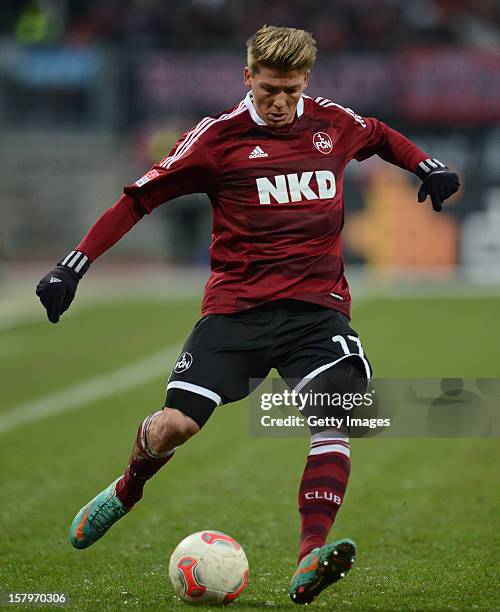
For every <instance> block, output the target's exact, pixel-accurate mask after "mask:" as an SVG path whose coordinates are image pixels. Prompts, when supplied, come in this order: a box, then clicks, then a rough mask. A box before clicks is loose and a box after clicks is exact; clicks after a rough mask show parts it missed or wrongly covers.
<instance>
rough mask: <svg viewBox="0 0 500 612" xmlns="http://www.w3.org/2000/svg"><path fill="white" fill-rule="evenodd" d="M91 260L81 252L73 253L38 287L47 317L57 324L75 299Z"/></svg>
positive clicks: (41, 281) (42, 280)
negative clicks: (79, 284) (79, 283)
mask: <svg viewBox="0 0 500 612" xmlns="http://www.w3.org/2000/svg"><path fill="white" fill-rule="evenodd" d="M89 264H90V262H89V258H88V257H87V256H86V255H85V254H84V253H81V252H80V251H71V253H70V254H69V255H68V256H67V257H65V258H64V259H63V260H62V261H60V262H59V263H58V264H57V266H56V267H55V268H54V269H53V270H51V271H50V272H49V273H48V274H46V275H45V276H44V277H43V278H42V279H41V280H40V282H39V283H38V285H37V286H36V294H37V295H38V297H39V298H40V301H41V302H42V304H43V306H44V307H45V310H46V311H47V317H48V318H49V321H50V322H51V323H57V322H58V321H59V317H60V316H61V315H62V313H63V312H65V311H66V310H68V308H69V306H70V304H71V302H72V301H73V298H74V297H75V293H76V288H77V286H78V282H79V281H80V280H81V278H82V277H83V275H84V274H85V272H86V271H87V270H88V268H89Z"/></svg>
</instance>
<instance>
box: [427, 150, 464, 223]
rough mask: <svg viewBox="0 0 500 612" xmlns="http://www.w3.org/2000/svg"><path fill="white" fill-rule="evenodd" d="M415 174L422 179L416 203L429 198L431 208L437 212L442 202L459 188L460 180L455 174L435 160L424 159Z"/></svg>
mask: <svg viewBox="0 0 500 612" xmlns="http://www.w3.org/2000/svg"><path fill="white" fill-rule="evenodd" d="M417 174H418V176H419V177H420V178H421V179H422V185H421V186H420V189H419V190H418V201H419V202H424V201H425V199H426V198H427V196H430V197H431V202H432V208H433V209H434V210H435V211H436V212H439V211H441V210H442V208H443V202H444V201H445V200H446V199H448V198H449V197H450V196H452V195H453V194H454V193H456V192H457V191H458V189H459V187H460V179H459V177H458V174H457V173H456V172H452V171H451V170H450V169H449V168H447V167H446V166H445V165H444V164H443V163H441V162H440V161H439V160H437V159H426V160H425V161H422V162H420V163H419V165H418V167H417Z"/></svg>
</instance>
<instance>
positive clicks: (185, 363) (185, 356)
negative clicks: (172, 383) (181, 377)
mask: <svg viewBox="0 0 500 612" xmlns="http://www.w3.org/2000/svg"><path fill="white" fill-rule="evenodd" d="M192 363H193V356H192V355H191V353H182V354H181V356H180V357H179V359H177V362H176V364H175V366H174V372H175V373H176V374H182V372H185V371H186V370H189V368H190V367H191V364H192Z"/></svg>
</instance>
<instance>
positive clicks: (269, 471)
mask: <svg viewBox="0 0 500 612" xmlns="http://www.w3.org/2000/svg"><path fill="white" fill-rule="evenodd" d="M198 311H199V305H198V303H197V302H193V301H174V302H163V301H161V300H158V299H155V300H151V301H147V302H123V303H116V304H109V305H106V306H99V307H97V306H96V307H87V308H80V309H76V312H75V313H74V314H73V315H72V316H71V317H68V318H67V319H66V320H65V319H64V317H63V319H62V323H61V324H60V325H58V326H52V325H50V324H49V323H48V322H46V320H44V319H43V317H42V312H41V311H40V321H39V322H38V323H29V324H28V323H27V324H26V325H19V326H17V327H14V328H12V329H7V330H4V331H2V332H1V336H0V337H1V342H0V346H1V347H2V350H1V351H0V363H1V372H2V402H1V404H2V413H0V417H1V414H6V413H8V412H9V411H10V410H12V409H13V408H15V407H16V406H17V405H20V404H26V403H27V402H30V401H33V400H35V399H38V398H40V397H44V396H48V395H50V394H52V393H55V392H57V391H60V390H61V389H63V388H65V387H70V386H71V385H74V384H77V383H79V382H81V381H82V380H85V379H88V378H91V377H93V376H96V375H103V374H104V375H105V374H106V373H108V372H111V371H113V370H115V369H117V368H119V367H120V366H123V365H126V364H127V363H130V362H132V361H134V360H137V359H139V358H141V357H144V356H146V355H148V354H150V353H153V352H156V351H159V350H161V349H163V348H165V347H166V346H169V345H172V344H176V343H178V342H182V340H183V339H184V337H185V336H186V335H187V333H188V332H189V330H190V329H191V327H192V325H193V324H194V322H195V321H196V320H197V318H198V316H199V315H198ZM499 312H500V299H499V298H494V297H491V298H484V299H482V298H475V299H462V298H461V299H440V298H433V299H426V298H420V299H411V298H401V299H389V300H381V299H372V300H364V301H361V302H359V303H358V304H357V305H356V307H355V309H354V312H353V322H352V324H353V327H354V328H355V329H356V330H357V331H358V332H359V333H360V335H361V337H362V339H363V344H364V346H365V348H366V350H367V353H368V355H369V357H370V359H371V361H372V363H373V365H374V369H375V370H376V374H377V375H378V376H386V377H389V376H393V377H397V376H399V377H426V376H429V377H439V376H461V377H476V376H480V377H498V376H499V375H500V372H499V364H500V362H499V359H498V346H499V345H500V330H499V326H498V313H499ZM171 366H172V363H165V374H164V376H159V377H158V378H157V379H155V380H154V381H150V382H147V383H145V384H143V385H140V386H136V387H135V388H132V389H129V390H127V391H126V392H123V393H120V392H117V393H115V394H114V395H113V396H111V397H107V398H105V399H101V400H97V401H92V402H90V403H88V404H86V405H83V406H81V407H79V408H77V409H75V410H73V411H69V412H63V413H61V414H59V415H57V416H52V417H49V418H45V419H42V420H39V421H33V422H30V423H28V424H25V425H22V426H20V427H17V428H15V429H13V430H11V431H9V432H7V433H2V434H0V445H1V452H0V455H1V469H0V479H1V487H0V491H1V503H0V524H1V531H0V543H1V546H0V553H1V556H0V591H2V592H4V593H5V592H8V591H15V592H66V593H68V594H69V598H70V603H69V605H68V608H69V609H72V610H126V609H128V608H136V609H142V610H170V609H176V608H179V609H182V608H184V607H185V606H186V604H184V603H182V602H180V601H179V600H178V599H176V598H175V597H174V594H173V592H172V589H171V587H170V584H169V581H168V577H167V566H168V559H169V556H170V553H171V551H172V549H173V547H174V546H175V545H176V544H177V543H178V541H179V540H181V539H182V538H183V537H184V536H186V535H187V534H189V533H191V532H193V531H197V530H201V529H205V528H210V529H218V530H221V531H225V532H227V533H229V534H231V535H233V536H234V537H236V538H237V539H238V540H239V541H240V542H241V543H242V545H243V547H244V548H245V550H246V553H247V556H248V559H249V562H250V574H251V575H250V582H249V586H248V588H247V590H246V591H245V592H244V593H243V594H242V596H241V597H240V599H239V600H238V601H237V602H236V604H235V605H234V608H235V609H238V610H246V609H248V610H256V609H257V610H259V609H294V608H296V607H295V606H294V604H292V603H291V602H290V600H289V598H288V595H287V589H288V584H289V578H290V575H291V573H292V571H293V565H294V561H295V556H296V552H297V544H298V513H297V508H296V497H297V488H298V483H299V479H300V476H301V473H302V468H303V465H304V460H305V457H306V454H307V447H308V442H307V440H305V439H279V440H270V439H258V438H255V437H250V436H249V433H248V430H249V425H248V414H247V411H248V404H247V402H245V401H243V402H240V403H239V404H237V405H236V404H234V405H230V406H226V407H222V408H220V409H218V410H217V411H216V414H215V416H214V417H213V419H212V420H211V421H210V422H209V423H208V424H207V426H206V428H205V429H204V431H203V432H202V434H201V435H199V436H197V437H195V438H194V439H193V440H191V441H190V442H189V443H188V444H187V445H186V446H185V447H183V448H182V449H180V451H179V452H178V453H177V455H176V457H175V458H174V460H173V461H172V462H171V463H170V465H169V466H168V467H167V468H166V469H165V470H164V471H162V472H160V474H159V475H158V476H157V477H156V478H154V479H153V480H152V481H151V482H150V483H148V485H147V488H146V494H145V498H144V499H143V501H142V502H141V503H140V504H139V505H138V506H137V507H136V508H135V509H134V511H133V512H131V513H130V514H129V515H128V516H126V517H125V518H124V519H123V520H122V521H120V523H118V524H117V525H116V526H115V527H114V528H113V529H112V530H111V531H110V532H109V533H108V534H107V535H106V536H105V537H104V538H103V539H102V540H101V541H100V542H98V543H97V544H96V545H95V546H93V547H92V548H90V549H87V550H84V551H77V550H74V549H73V548H72V547H71V545H70V544H69V540H68V528H69V524H70V522H71V520H72V518H73V516H74V514H75V513H76V511H77V510H78V509H79V508H80V507H81V506H82V505H83V504H84V503H85V502H86V501H88V499H90V498H91V497H92V496H94V494H96V493H97V492H98V491H100V490H101V489H102V488H103V487H104V486H105V485H107V484H108V483H109V482H110V481H111V480H112V479H114V478H115V477H116V476H117V475H118V474H119V473H121V472H122V471H123V469H124V467H125V464H126V461H127V458H128V455H129V452H130V448H131V444H132V440H133V437H134V435H135V431H136V428H137V425H138V423H139V421H140V420H141V419H142V418H143V416H144V415H146V414H148V413H149V412H151V411H152V410H155V409H157V408H158V407H160V406H161V403H162V400H163V397H164V386H165V381H166V378H167V376H168V372H169V370H170V368H171ZM352 447H353V448H352V462H353V468H352V473H351V480H350V485H349V488H348V491H347V495H346V499H345V502H344V505H343V507H342V509H341V510H340V512H339V515H338V518H337V522H336V524H335V527H334V530H333V532H332V537H344V536H346V537H352V538H353V539H355V540H356V542H357V544H358V547H359V556H358V562H357V564H356V566H355V568H354V569H353V571H352V572H351V574H350V575H349V576H348V577H347V578H346V579H345V580H342V581H341V582H340V583H338V584H337V585H335V586H334V587H332V588H331V589H329V590H328V591H327V592H325V593H324V594H323V596H321V597H320V599H319V600H318V602H317V603H316V604H314V605H315V606H316V607H318V608H323V609H335V610H344V609H346V610H348V609H352V610H370V609H380V610H423V609H432V610H447V609H450V610H457V609H480V610H488V609H499V607H500V602H499V595H498V591H499V589H498V587H499V584H498V579H499V575H500V567H499V550H500V541H499V540H500V538H499V531H498V508H499V506H500V489H499V487H498V459H499V446H498V440H491V439H432V440H424V439H419V440H408V439H404V440H403V439H390V440H387V439H386V440H377V439H369V440H354V441H353V444H352Z"/></svg>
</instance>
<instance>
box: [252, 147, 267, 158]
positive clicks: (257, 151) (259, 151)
mask: <svg viewBox="0 0 500 612" xmlns="http://www.w3.org/2000/svg"><path fill="white" fill-rule="evenodd" d="M257 157H269V155H268V154H267V153H266V152H265V151H263V150H262V149H261V148H260V147H255V149H254V150H253V151H252V152H251V153H250V155H249V156H248V159H256V158H257Z"/></svg>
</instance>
